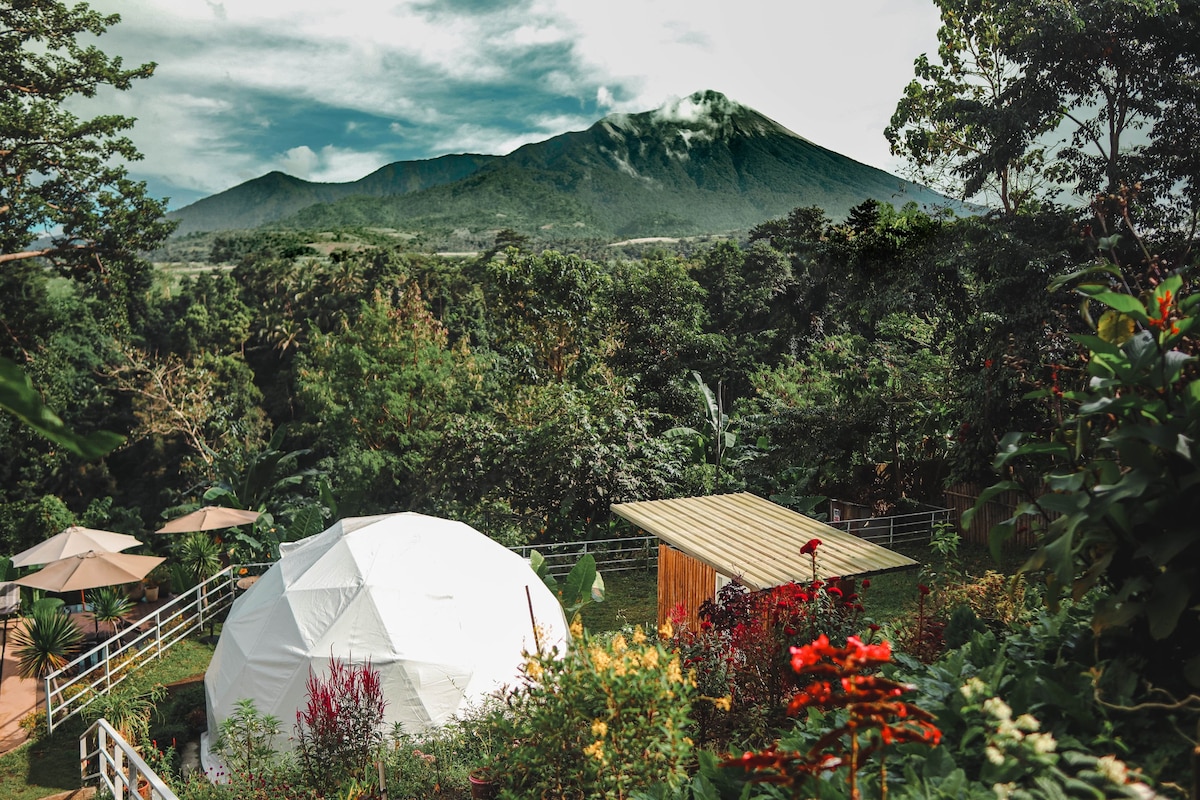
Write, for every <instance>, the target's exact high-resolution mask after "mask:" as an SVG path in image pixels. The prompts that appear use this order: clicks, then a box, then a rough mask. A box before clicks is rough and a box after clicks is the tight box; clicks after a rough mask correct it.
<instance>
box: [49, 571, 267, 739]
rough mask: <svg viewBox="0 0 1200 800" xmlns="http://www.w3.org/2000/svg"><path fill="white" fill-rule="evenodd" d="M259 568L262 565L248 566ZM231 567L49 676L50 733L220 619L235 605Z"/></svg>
mask: <svg viewBox="0 0 1200 800" xmlns="http://www.w3.org/2000/svg"><path fill="white" fill-rule="evenodd" d="M245 566H258V565H245ZM241 568H242V565H236V566H230V567H226V568H225V569H223V570H221V571H220V572H218V573H217V574H216V575H214V576H212V577H211V578H209V579H208V580H206V581H204V582H203V583H201V584H199V585H197V586H194V587H192V588H191V589H188V590H187V591H185V592H183V593H181V594H180V595H179V596H178V597H176V598H174V599H173V600H171V601H170V602H169V603H167V604H165V605H163V606H162V607H161V608H159V609H157V610H156V611H155V612H154V613H153V614H151V615H149V616H146V617H143V618H141V619H139V620H137V621H136V622H134V623H133V625H132V627H130V628H129V629H127V630H125V631H123V632H121V633H117V634H115V635H113V636H112V637H110V638H109V639H106V640H105V641H103V642H101V643H100V644H98V645H96V646H95V647H93V648H92V649H91V650H88V651H87V652H85V653H83V654H82V655H80V656H79V657H77V658H76V659H75V660H74V661H72V662H71V663H69V664H67V665H66V666H65V667H63V668H62V669H60V670H57V671H56V672H52V673H50V674H49V675H47V676H46V679H45V681H46V687H45V688H46V726H47V728H49V730H50V731H51V732H53V731H54V729H55V728H56V727H57V726H59V725H61V724H62V723H63V722H65V721H66V720H68V719H70V718H71V717H73V716H75V715H76V714H78V713H79V712H80V711H82V710H83V709H85V708H87V707H88V706H89V705H91V704H92V703H93V702H95V700H96V699H97V698H98V697H100V696H101V695H103V694H104V693H106V692H108V691H109V690H110V689H112V688H113V687H114V686H117V685H119V684H120V683H121V682H122V681H124V680H125V679H126V678H128V677H129V676H130V675H132V674H133V672H134V671H135V670H136V669H137V668H138V667H139V666H141V665H142V664H145V663H146V662H148V661H150V660H152V659H155V658H159V657H160V656H161V655H162V654H163V652H164V651H166V650H167V649H168V648H170V647H171V646H172V645H174V644H175V643H177V642H179V641H180V640H181V639H183V638H184V637H186V636H187V635H188V634H190V633H193V632H195V631H198V630H201V629H202V628H203V627H204V625H205V624H206V623H210V622H215V617H217V616H218V615H219V614H220V613H221V612H222V611H224V610H225V609H227V608H228V607H229V606H230V605H232V603H233V598H234V595H235V593H236V583H237V578H238V572H239V570H240V569H241Z"/></svg>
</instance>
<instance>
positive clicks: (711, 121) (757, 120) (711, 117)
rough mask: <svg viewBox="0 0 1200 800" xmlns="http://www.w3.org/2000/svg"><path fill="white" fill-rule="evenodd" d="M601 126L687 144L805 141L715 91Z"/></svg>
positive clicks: (612, 118)
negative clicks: (780, 137)
mask: <svg viewBox="0 0 1200 800" xmlns="http://www.w3.org/2000/svg"><path fill="white" fill-rule="evenodd" d="M601 124H602V125H605V126H607V127H608V128H609V129H610V130H614V131H622V132H623V133H625V134H632V135H634V136H645V135H651V136H655V137H660V138H664V139H665V140H667V141H671V140H673V139H676V138H679V139H681V140H682V141H683V142H684V143H685V144H691V143H693V142H704V141H714V140H724V141H728V140H730V139H732V138H734V137H735V136H739V135H740V136H774V135H780V134H782V135H786V136H790V137H793V138H796V139H801V138H803V137H800V136H797V135H796V134H795V133H793V132H792V131H790V130H788V129H787V128H784V127H783V126H782V125H780V124H779V123H777V122H774V121H773V120H770V119H768V118H767V117H764V116H763V115H761V114H759V113H758V112H757V111H754V110H753V109H751V108H747V107H746V106H744V105H742V104H740V103H738V102H736V101H734V100H731V99H730V98H728V97H726V96H725V95H723V94H721V93H720V92H717V91H713V90H712V89H706V90H702V91H699V92H694V93H692V94H690V95H688V96H687V97H679V98H674V99H671V100H668V101H667V102H666V103H664V104H663V105H662V106H661V107H659V108H657V109H655V110H654V111H645V112H642V113H640V114H611V115H609V116H607V117H605V118H604V119H603V120H601Z"/></svg>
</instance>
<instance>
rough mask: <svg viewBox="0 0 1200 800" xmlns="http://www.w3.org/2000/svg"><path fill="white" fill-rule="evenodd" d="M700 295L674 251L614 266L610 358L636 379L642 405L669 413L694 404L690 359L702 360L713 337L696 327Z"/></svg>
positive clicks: (699, 320)
mask: <svg viewBox="0 0 1200 800" xmlns="http://www.w3.org/2000/svg"><path fill="white" fill-rule="evenodd" d="M704 295H705V293H704V290H703V289H702V288H701V286H700V284H698V283H697V282H696V281H695V280H694V279H693V278H692V276H691V275H689V274H688V268H687V264H686V262H684V261H683V260H682V259H679V258H677V257H673V256H669V255H665V254H664V255H659V256H655V257H651V258H648V259H646V260H645V261H644V262H642V261H635V262H625V263H623V264H621V265H619V266H618V267H617V269H616V271H615V273H614V276H613V282H612V298H611V301H610V302H611V306H612V310H613V315H614V317H615V320H614V321H615V324H616V327H617V334H616V335H617V338H618V341H619V343H618V345H617V348H616V349H615V350H614V351H613V354H612V356H611V357H610V358H609V363H610V364H611V365H612V366H613V368H614V370H616V371H617V372H618V373H619V374H621V375H625V376H627V377H630V378H634V379H636V381H637V386H638V395H639V398H640V400H641V403H642V405H643V406H645V407H649V408H657V409H659V410H660V411H663V412H665V413H667V414H669V415H672V416H678V415H681V414H686V413H689V412H690V411H691V410H692V408H693V407H694V405H695V392H694V389H693V388H692V387H691V386H690V385H688V370H689V365H693V364H696V363H698V362H701V361H703V360H704V358H705V356H706V350H707V348H708V346H709V341H710V340H711V338H712V337H711V336H706V335H705V334H704V333H703V332H702V330H701V326H702V323H703V320H704V306H703V301H704Z"/></svg>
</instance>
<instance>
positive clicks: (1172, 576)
mask: <svg viewBox="0 0 1200 800" xmlns="http://www.w3.org/2000/svg"><path fill="white" fill-rule="evenodd" d="M1191 596H1192V589H1191V587H1190V586H1189V585H1188V581H1187V579H1186V578H1184V576H1183V575H1181V574H1180V573H1178V572H1164V573H1162V574H1160V575H1159V576H1158V578H1157V579H1156V580H1155V581H1154V587H1153V588H1152V589H1151V591H1150V599H1149V601H1148V602H1147V603H1146V616H1147V617H1148V618H1149V621H1150V635H1151V636H1153V637H1154V638H1155V639H1159V640H1162V639H1165V638H1167V637H1168V636H1170V635H1171V633H1172V631H1174V630H1175V626H1176V625H1177V624H1178V623H1179V615H1180V614H1182V613H1183V610H1184V609H1185V608H1187V606H1188V601H1189V600H1190V599H1191Z"/></svg>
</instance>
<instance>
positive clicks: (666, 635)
mask: <svg viewBox="0 0 1200 800" xmlns="http://www.w3.org/2000/svg"><path fill="white" fill-rule="evenodd" d="M674 635H675V627H674V626H673V625H671V620H667V621H666V622H664V623H663V624H662V627H660V628H659V629H658V638H660V639H670V638H672V637H673V636H674Z"/></svg>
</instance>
